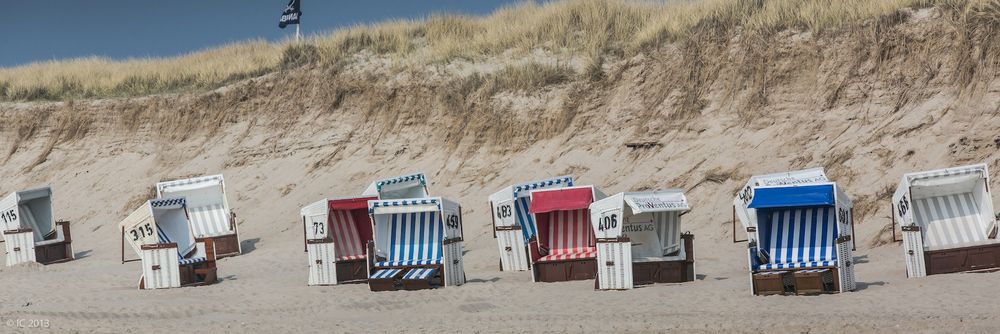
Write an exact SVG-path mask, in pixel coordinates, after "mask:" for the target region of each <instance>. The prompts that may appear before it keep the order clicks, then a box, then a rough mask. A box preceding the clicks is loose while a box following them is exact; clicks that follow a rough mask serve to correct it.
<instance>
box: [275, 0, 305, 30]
mask: <svg viewBox="0 0 1000 334" xmlns="http://www.w3.org/2000/svg"><path fill="white" fill-rule="evenodd" d="M300 16H302V4H301V3H300V1H299V0H288V6H285V11H283V12H281V20H279V21H278V28H281V29H285V26H287V25H289V24H299V17H300Z"/></svg>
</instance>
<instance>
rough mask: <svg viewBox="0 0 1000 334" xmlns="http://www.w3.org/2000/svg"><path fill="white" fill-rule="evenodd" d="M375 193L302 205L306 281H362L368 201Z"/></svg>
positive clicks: (367, 237) (368, 230)
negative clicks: (306, 267)
mask: <svg viewBox="0 0 1000 334" xmlns="http://www.w3.org/2000/svg"><path fill="white" fill-rule="evenodd" d="M376 199H377V198H376V197H370V196H369V197H365V196H363V197H346V198H337V199H324V200H321V201H318V202H316V203H313V204H310V205H308V206H306V207H305V208H302V211H301V214H302V223H303V233H304V238H305V246H306V252H307V253H308V255H309V256H308V257H309V285H334V284H339V283H344V282H364V281H365V280H367V279H368V265H367V261H366V260H367V254H366V253H367V248H366V245H367V244H368V242H370V241H371V240H372V225H371V219H370V217H369V216H368V201H369V200H376Z"/></svg>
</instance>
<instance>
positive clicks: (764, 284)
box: [753, 270, 794, 296]
mask: <svg viewBox="0 0 1000 334" xmlns="http://www.w3.org/2000/svg"><path fill="white" fill-rule="evenodd" d="M791 275H792V273H791V272H789V271H785V270H780V271H765V272H759V273H756V274H753V287H754V293H755V294H757V295H758V296H768V295H783V294H785V292H790V291H793V290H792V289H794V288H793V287H790V286H789V285H788V283H791V282H790V281H791V278H792V276H791Z"/></svg>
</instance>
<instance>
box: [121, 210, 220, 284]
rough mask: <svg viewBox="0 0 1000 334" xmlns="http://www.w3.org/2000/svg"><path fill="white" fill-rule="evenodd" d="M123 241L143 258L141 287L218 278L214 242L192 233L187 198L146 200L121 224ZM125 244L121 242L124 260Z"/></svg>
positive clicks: (203, 282)
mask: <svg viewBox="0 0 1000 334" xmlns="http://www.w3.org/2000/svg"><path fill="white" fill-rule="evenodd" d="M119 226H120V227H121V232H122V239H123V240H124V241H123V242H124V243H128V244H129V246H130V247H131V248H132V250H134V251H135V253H136V254H137V255H138V256H139V258H140V260H141V261H142V276H141V277H140V279H139V289H165V288H177V287H182V286H192V285H202V284H212V283H215V282H216V280H217V274H216V261H215V260H216V257H215V248H214V243H213V240H212V239H211V238H203V239H195V237H194V234H192V233H191V223H190V221H189V219H188V212H187V205H186V201H185V199H184V198H164V199H155V200H149V201H146V203H144V204H143V205H142V206H140V207H139V208H138V209H136V210H135V211H133V212H132V213H131V214H129V215H128V217H125V219H124V220H122V222H121V223H120V224H119ZM124 252H125V246H124V244H123V245H122V259H123V262H124V258H125V255H124Z"/></svg>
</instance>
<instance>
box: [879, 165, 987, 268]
mask: <svg viewBox="0 0 1000 334" xmlns="http://www.w3.org/2000/svg"><path fill="white" fill-rule="evenodd" d="M892 209H893V210H892V211H893V223H894V224H899V225H900V226H901V228H902V234H903V252H904V256H905V258H906V274H907V276H908V277H923V276H926V275H934V274H944V273H954V272H962V271H972V270H983V269H992V268H998V267H1000V241H998V239H997V221H996V216H995V215H994V214H993V199H992V196H991V195H990V173H989V171H988V170H987V166H986V165H985V164H980V165H972V166H962V167H954V168H946V169H939V170H932V171H926V172H919V173H910V174H906V175H904V176H903V180H902V181H900V183H899V187H898V188H896V192H895V194H894V195H893V197H892ZM894 228H895V227H894Z"/></svg>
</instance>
